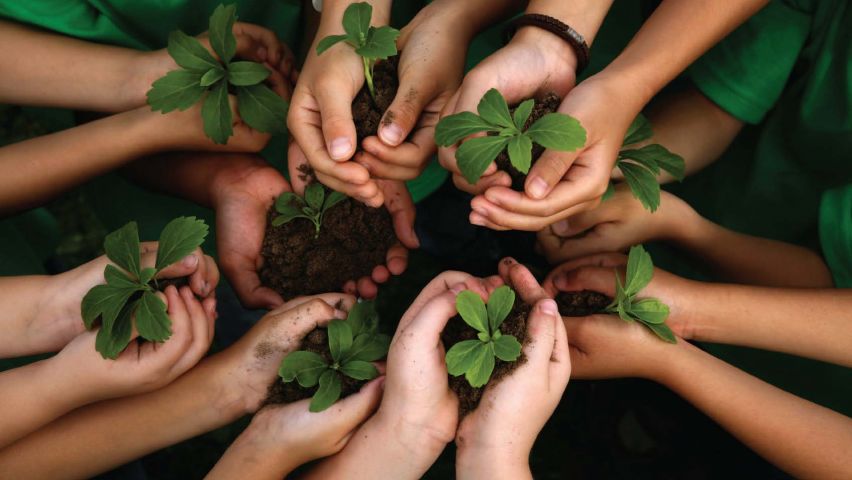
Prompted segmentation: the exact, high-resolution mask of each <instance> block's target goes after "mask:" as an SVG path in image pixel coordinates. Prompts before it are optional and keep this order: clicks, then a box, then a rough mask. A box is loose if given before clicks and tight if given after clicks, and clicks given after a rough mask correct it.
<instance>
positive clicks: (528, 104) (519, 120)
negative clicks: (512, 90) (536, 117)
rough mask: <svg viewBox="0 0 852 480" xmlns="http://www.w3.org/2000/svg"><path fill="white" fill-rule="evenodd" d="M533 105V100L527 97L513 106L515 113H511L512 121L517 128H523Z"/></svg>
mask: <svg viewBox="0 0 852 480" xmlns="http://www.w3.org/2000/svg"><path fill="white" fill-rule="evenodd" d="M534 106H535V100H533V99H529V100H524V101H523V102H521V104H520V105H518V106H517V107H515V113H513V114H512V121H513V122H514V124H515V127H516V128H517V129H518V130H521V131H523V130H524V125H526V123H527V120H529V118H530V113H532V109H533V107H534Z"/></svg>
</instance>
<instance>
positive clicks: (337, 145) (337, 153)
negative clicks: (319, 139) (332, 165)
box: [330, 137, 352, 160]
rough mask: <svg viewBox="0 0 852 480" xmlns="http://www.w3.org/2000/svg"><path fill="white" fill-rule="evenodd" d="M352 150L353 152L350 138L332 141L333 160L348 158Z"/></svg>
mask: <svg viewBox="0 0 852 480" xmlns="http://www.w3.org/2000/svg"><path fill="white" fill-rule="evenodd" d="M350 150H352V144H351V143H350V142H349V139H348V138H343V137H341V138H335V139H334V140H332V141H331V150H330V153H331V158H333V159H335V160H340V159H342V158H346V156H347V155H349V151H350Z"/></svg>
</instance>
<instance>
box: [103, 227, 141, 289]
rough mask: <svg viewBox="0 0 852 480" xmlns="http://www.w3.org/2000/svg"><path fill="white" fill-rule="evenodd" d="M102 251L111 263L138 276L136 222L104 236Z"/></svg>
mask: <svg viewBox="0 0 852 480" xmlns="http://www.w3.org/2000/svg"><path fill="white" fill-rule="evenodd" d="M104 251H105V252H106V256H107V258H109V259H110V260H111V261H112V262H113V263H115V264H116V265H118V266H119V267H121V268H123V269H124V270H126V271H128V272H130V274H131V275H133V276H134V277H135V278H139V273H140V272H141V267H140V266H139V262H140V260H139V227H138V226H137V225H136V222H129V223H128V224H127V225H125V226H123V227H121V228H119V229H118V230H116V231H114V232H112V233H110V234H109V235H107V236H106V238H104Z"/></svg>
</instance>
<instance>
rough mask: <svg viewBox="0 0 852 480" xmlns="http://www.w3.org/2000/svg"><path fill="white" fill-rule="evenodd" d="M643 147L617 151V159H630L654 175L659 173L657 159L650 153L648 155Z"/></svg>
mask: <svg viewBox="0 0 852 480" xmlns="http://www.w3.org/2000/svg"><path fill="white" fill-rule="evenodd" d="M644 148H645V147H642V149H640V150H622V151H621V152H619V153H618V160H619V161H623V160H632V161H633V162H635V163H638V164H639V165H641V166H643V167H645V168H647V169H648V170H650V171H651V173H653V174H654V175H655V176H656V175H659V173H660V165H658V164H657V160H656V159H655V158H654V157H653V156H652V155H649V154H648V153H647V151H645V150H644Z"/></svg>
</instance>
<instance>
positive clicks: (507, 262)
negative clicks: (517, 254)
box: [503, 257, 518, 265]
mask: <svg viewBox="0 0 852 480" xmlns="http://www.w3.org/2000/svg"><path fill="white" fill-rule="evenodd" d="M516 263H518V261H517V260H515V259H514V258H512V257H506V258H504V259H503V265H514V264H516Z"/></svg>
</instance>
